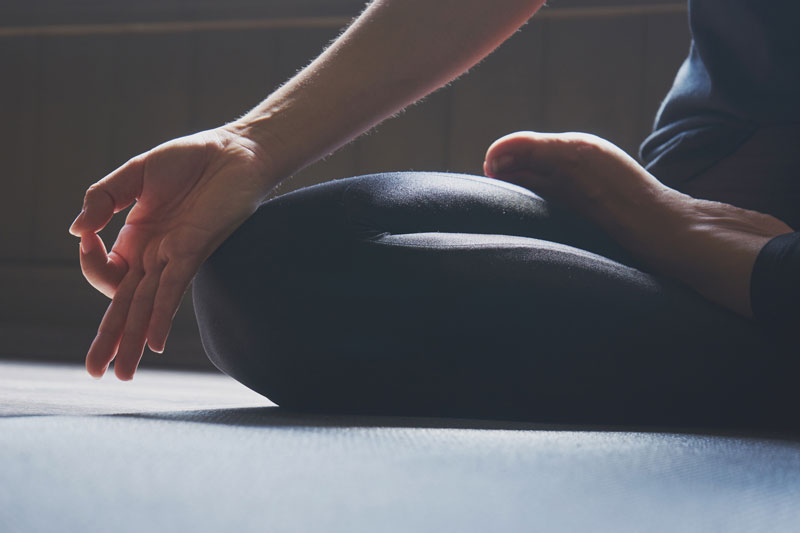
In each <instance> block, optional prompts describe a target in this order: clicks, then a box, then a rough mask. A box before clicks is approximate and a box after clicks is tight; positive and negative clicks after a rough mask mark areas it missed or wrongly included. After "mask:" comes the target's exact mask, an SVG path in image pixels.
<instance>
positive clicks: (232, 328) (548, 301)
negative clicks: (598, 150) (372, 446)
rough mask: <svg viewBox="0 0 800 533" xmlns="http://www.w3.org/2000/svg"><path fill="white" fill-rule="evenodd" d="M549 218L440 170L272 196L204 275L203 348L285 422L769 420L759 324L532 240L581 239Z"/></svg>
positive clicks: (200, 305) (513, 191)
mask: <svg viewBox="0 0 800 533" xmlns="http://www.w3.org/2000/svg"><path fill="white" fill-rule="evenodd" d="M546 213H547V211H546V206H545V205H544V204H543V203H542V202H541V200H539V199H538V197H536V196H534V195H532V194H530V193H528V192H527V191H525V190H524V189H520V188H517V187H514V186H511V185H507V184H503V183H501V182H497V181H494V180H487V179H484V178H474V177H468V176H460V175H448V174H434V173H400V174H386V175H373V176H362V177H358V178H350V179H346V180H339V181H334V182H328V183H325V184H322V185H319V186H315V187H310V188H307V189H302V190H300V191H296V192H293V193H289V194H287V195H284V196H280V197H278V198H275V199H273V200H270V201H269V202H266V203H265V204H264V205H263V206H262V207H261V208H260V209H259V211H258V212H257V213H256V214H255V215H254V216H253V217H252V218H251V219H249V220H248V221H247V222H246V223H245V224H244V225H243V226H242V227H241V228H240V229H239V230H237V231H236V232H235V233H234V234H233V235H232V236H231V237H230V238H229V239H228V241H226V243H224V244H223V245H222V246H221V247H220V248H219V250H218V251H217V252H216V253H215V254H214V255H213V256H212V257H211V258H209V260H208V261H207V262H206V264H205V265H204V266H203V267H202V269H201V270H200V272H199V274H198V276H197V278H196V280H195V285H194V298H195V308H196V312H197V317H198V323H199V325H200V331H201V335H202V338H203V343H204V346H205V348H206V351H207V353H208V355H209V357H210V358H211V360H212V361H213V362H214V363H215V364H216V365H217V366H218V367H219V368H220V369H221V370H223V371H224V372H226V373H228V374H229V375H231V376H232V377H234V378H235V379H237V380H239V381H241V382H242V383H244V384H245V385H247V386H249V387H250V388H252V389H254V390H256V391H258V392H260V393H262V394H264V395H265V396H267V397H269V398H270V399H272V400H273V401H275V402H276V403H278V404H279V405H282V406H285V407H290V408H297V409H305V410H315V411H337V412H360V413H380V414H403V415H423V416H461V417H491V418H514V419H526V420H537V421H551V422H596V423H634V422H638V423H660V424H666V423H671V424H689V423H726V422H727V423H747V424H756V423H768V422H770V421H771V420H770V416H771V415H770V413H771V410H772V409H773V408H774V407H775V406H776V405H779V404H780V403H781V402H782V401H785V399H786V395H787V394H789V393H788V392H787V390H786V389H785V388H782V387H778V386H775V383H776V379H777V378H780V377H781V376H783V375H786V374H785V372H786V369H784V368H781V367H780V365H781V364H785V361H782V360H779V359H778V358H777V357H775V356H773V354H772V351H771V350H769V349H768V348H767V347H765V346H764V345H763V344H762V343H763V342H764V339H763V337H762V336H761V335H760V333H759V330H758V329H757V328H756V327H755V326H754V325H753V324H751V323H750V322H749V321H747V320H744V319H741V318H739V317H737V316H735V315H734V314H733V313H729V312H727V311H724V310H722V309H720V308H718V307H717V306H715V305H713V304H711V303H708V302H706V301H705V300H703V299H702V298H700V297H699V296H697V295H696V294H695V293H693V292H691V291H689V290H688V289H684V288H683V287H682V286H679V285H677V284H673V283H671V282H669V281H665V280H661V279H658V278H655V277H653V276H650V275H647V274H644V273H642V272H640V271H639V270H636V269H634V268H631V267H628V266H625V265H623V264H621V263H618V262H615V261H612V260H610V259H607V258H604V257H602V256H600V255H596V254H593V253H591V252H587V251H583V250H580V249H577V248H575V247H572V246H568V245H564V244H556V243H554V242H550V240H542V239H541V238H535V237H536V236H545V237H546V238H548V239H555V238H556V237H558V238H559V239H560V240H569V239H570V238H575V239H577V240H580V239H581V238H584V237H583V236H582V235H578V234H571V233H569V232H567V233H563V229H562V228H560V227H559V226H558V225H557V224H554V223H553V221H552V219H551V218H550V217H548V216H546ZM559 232H562V234H559ZM578 233H579V232H578Z"/></svg>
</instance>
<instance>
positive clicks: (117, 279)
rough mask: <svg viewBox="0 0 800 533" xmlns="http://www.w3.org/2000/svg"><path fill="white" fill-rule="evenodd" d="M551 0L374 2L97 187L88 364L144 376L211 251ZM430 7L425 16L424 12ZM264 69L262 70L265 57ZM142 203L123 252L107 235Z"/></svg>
mask: <svg viewBox="0 0 800 533" xmlns="http://www.w3.org/2000/svg"><path fill="white" fill-rule="evenodd" d="M542 4H544V0H496V1H495V2H486V1H485V0H440V1H437V2H429V1H427V0H372V2H370V4H369V6H368V7H367V8H366V9H365V10H364V12H363V13H362V14H361V16H359V17H358V18H357V19H356V20H355V21H354V22H353V23H352V24H351V25H350V27H349V28H348V29H347V30H346V31H345V32H344V33H343V34H342V35H341V36H339V38H338V39H336V41H335V42H334V43H332V44H331V46H330V47H328V49H327V50H325V51H324V52H323V53H322V54H321V55H320V56H319V57H318V58H317V59H316V60H314V62H312V63H311V64H310V65H308V66H307V67H306V68H304V69H303V70H302V71H300V72H299V73H298V74H297V75H296V76H294V77H293V78H292V79H291V80H289V81H288V82H287V83H286V84H284V85H283V86H282V87H281V88H279V89H278V90H276V91H275V92H274V93H272V94H271V95H270V96H268V97H267V98H266V99H265V100H264V101H263V102H261V103H260V104H258V105H257V106H256V107H255V108H253V110H251V111H250V112H249V113H247V114H246V115H245V116H243V117H241V118H239V119H237V120H235V121H233V122H231V123H229V124H226V125H224V126H220V127H218V128H215V129H213V130H209V131H204V132H200V133H197V134H194V135H189V136H187V137H182V138H180V139H174V140H172V141H169V142H166V143H164V144H162V145H160V146H157V147H155V148H153V149H152V150H148V151H147V152H145V153H143V154H140V155H138V156H136V157H134V158H132V159H131V160H130V161H128V162H127V163H125V164H124V165H123V166H121V167H120V168H118V169H117V170H115V171H114V172H112V173H111V174H109V175H108V176H106V177H105V178H103V179H101V180H100V181H98V182H97V183H95V184H94V185H92V186H91V187H90V188H89V190H88V191H87V193H86V196H85V199H84V204H83V210H82V211H81V213H80V215H79V216H78V218H77V219H76V220H75V222H74V223H73V224H72V227H71V228H70V232H71V233H72V234H73V235H76V236H80V237H81V249H82V252H81V268H82V270H83V274H84V276H85V277H86V279H87V280H88V281H89V283H91V284H92V286H94V287H95V288H96V289H98V290H99V291H100V292H102V293H103V294H105V295H106V296H108V297H109V298H111V299H112V301H111V304H110V305H109V308H108V311H106V314H105V316H104V317H103V320H102V322H101V324H100V328H99V330H98V334H97V337H96V338H95V340H94V342H93V343H92V346H91V348H90V349H89V353H88V354H87V356H86V368H87V370H88V371H89V373H90V374H91V375H93V376H95V377H101V376H102V375H103V374H104V373H105V372H106V370H107V369H108V367H109V364H110V363H111V362H112V361H114V373H115V374H116V376H117V377H118V378H120V379H122V380H129V379H132V378H133V375H134V373H135V372H136V368H137V366H138V365H139V361H140V359H141V357H142V353H143V351H144V347H145V344H147V345H148V346H150V348H151V349H152V350H153V351H156V352H161V351H163V350H164V346H165V343H166V340H167V335H168V333H169V330H170V327H171V324H172V318H173V316H174V315H175V312H176V311H177V309H178V305H179V303H180V301H181V297H182V295H183V293H184V291H185V290H186V288H187V287H188V285H189V283H190V282H191V280H192V277H193V276H194V274H195V273H196V272H197V269H198V268H199V266H200V265H201V264H202V262H203V261H204V260H205V259H206V258H207V257H208V256H209V255H210V254H211V253H212V252H213V251H214V250H215V249H216V248H217V247H218V246H219V245H220V244H221V243H222V242H223V241H224V240H225V238H227V236H228V235H230V234H231V233H232V232H233V231H234V230H235V229H236V228H237V227H238V226H239V225H240V224H241V223H242V222H244V220H246V219H247V218H248V217H249V216H250V215H251V214H252V213H253V211H254V210H255V209H256V208H257V206H258V204H259V203H260V202H261V201H262V200H263V198H264V197H265V196H266V194H267V193H268V192H269V191H270V190H271V189H272V188H274V187H275V186H276V185H278V183H280V182H281V181H282V180H283V179H285V178H286V177H288V176H290V175H291V174H293V173H294V172H296V171H297V170H299V169H301V168H303V167H304V166H306V165H308V164H310V163H313V162H314V161H316V160H317V159H319V158H321V157H324V156H325V155H327V154H329V153H331V152H332V151H334V150H335V149H336V148H338V147H339V146H342V145H344V144H346V143H347V142H348V141H350V140H351V139H353V138H354V137H356V136H357V135H359V134H361V133H362V132H364V131H366V130H368V129H370V128H371V127H372V126H374V125H376V124H377V123H379V122H381V121H382V120H383V119H385V118H387V117H389V116H391V115H392V114H394V113H396V112H397V111H399V110H401V109H402V108H404V107H406V106H407V105H409V104H411V103H413V102H415V101H416V100H418V99H420V98H422V97H423V96H425V95H426V94H428V93H430V92H432V91H434V90H435V89H437V88H439V87H441V86H442V85H444V84H446V83H447V82H449V81H450V80H452V79H454V78H456V77H457V76H459V75H460V74H462V73H463V72H464V71H466V70H467V69H468V68H470V67H471V66H472V65H474V64H475V63H477V62H478V61H480V60H481V59H482V58H483V57H485V56H486V55H487V54H489V52H491V51H492V50H493V49H494V48H495V47H497V46H498V45H499V44H500V43H502V42H503V41H504V40H506V39H507V38H508V37H509V36H511V35H512V34H513V33H514V32H515V31H516V30H517V29H518V28H519V27H520V26H521V25H522V24H524V23H525V22H526V21H527V20H528V19H529V18H530V17H531V16H532V15H533V14H534V13H535V12H536V11H537V10H538V9H539V8H540V7H541V6H542ZM423 14H424V16H422V15H423ZM254 68H258V67H257V66H254ZM131 204H134V206H133V208H132V209H131V211H130V213H129V214H128V217H127V219H126V220H125V225H124V227H123V229H122V230H121V232H120V234H119V236H118V237H117V240H116V242H114V244H113V246H112V248H111V251H110V252H109V253H107V252H106V248H105V246H104V245H103V242H102V240H100V238H99V236H98V235H97V233H98V232H99V231H101V230H102V229H103V228H104V227H105V226H106V224H107V223H108V221H109V220H110V219H111V218H112V217H113V216H114V214H115V213H117V212H119V211H121V210H122V209H124V208H125V207H127V206H129V205H131Z"/></svg>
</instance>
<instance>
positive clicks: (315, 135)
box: [230, 0, 544, 176]
mask: <svg viewBox="0 0 800 533" xmlns="http://www.w3.org/2000/svg"><path fill="white" fill-rule="evenodd" d="M543 3H544V0H502V1H490V0H437V1H435V2H431V1H430V0H376V1H374V2H372V3H371V4H370V5H369V7H368V8H367V9H366V10H365V11H364V12H363V13H362V15H361V16H360V17H359V18H358V19H357V20H356V21H355V22H354V23H353V24H352V25H351V26H350V27H349V28H348V29H347V31H345V32H344V33H343V34H342V35H341V36H340V37H339V38H338V39H337V40H336V41H335V42H334V43H333V44H332V45H331V46H330V47H329V48H328V49H327V50H325V52H324V53H322V55H320V56H319V57H318V58H317V59H316V60H315V61H314V62H313V63H311V64H310V65H309V66H308V67H306V68H305V69H304V70H302V71H301V72H300V73H299V74H298V75H297V76H295V77H294V78H293V79H292V80H290V81H289V82H288V83H286V84H285V85H284V86H283V87H281V88H280V89H279V90H277V91H276V92H275V93H274V94H272V95H271V96H269V97H268V98H267V99H266V100H264V101H263V102H262V103H261V104H260V105H258V106H257V107H256V108H255V109H253V110H252V111H251V112H250V113H248V114H247V115H245V116H244V117H242V118H241V119H239V120H238V121H236V122H235V123H233V124H231V125H230V126H231V127H234V128H236V130H237V131H238V132H239V133H242V134H243V135H245V136H246V137H248V138H251V139H253V140H255V141H256V143H257V144H258V145H259V146H261V147H263V149H264V150H265V151H268V152H270V158H271V159H273V161H274V163H275V165H276V170H277V173H278V175H280V176H287V175H290V174H292V173H293V172H296V171H297V170H299V169H300V168H302V167H303V166H305V165H307V164H310V163H312V162H314V161H316V160H317V159H319V158H320V157H323V156H325V155H327V154H328V153H330V152H332V151H334V150H335V149H336V148H338V147H340V146H342V145H343V144H345V143H347V142H348V141H350V140H351V139H353V138H354V137H356V136H358V135H359V134H360V133H362V132H364V131H366V130H368V129H369V128H371V127H372V126H374V125H376V124H377V123H379V122H380V121H382V120H383V119H385V118H387V117H389V116H391V115H392V114H394V113H396V112H398V111H399V110H401V109H403V108H404V107H406V106H407V105H409V104H411V103H413V102H415V101H417V100H419V99H420V98H422V97H424V96H425V95H427V94H428V93H430V92H432V91H434V90H436V89H437V88H439V87H441V86H443V85H445V84H446V83H447V82H449V81H451V80H453V79H454V78H456V77H457V76H459V75H461V74H462V73H463V72H465V71H466V70H467V69H469V68H470V67H472V66H473V65H475V64H476V63H477V62H478V61H480V60H481V59H482V58H484V57H485V56H486V55H488V54H489V53H490V52H491V51H492V50H493V49H495V48H496V47H497V46H498V45H499V44H500V43H502V42H503V41H505V40H506V39H507V38H508V37H509V36H511V35H512V34H513V33H514V32H515V31H516V30H517V29H518V28H519V27H520V26H521V25H522V24H524V23H525V22H526V21H527V20H528V19H529V18H530V17H531V16H532V15H533V14H534V12H535V11H536V10H537V9H539V7H540V6H541V5H542V4H543ZM498 83H513V80H498ZM276 147H280V148H281V150H280V151H275V148H276Z"/></svg>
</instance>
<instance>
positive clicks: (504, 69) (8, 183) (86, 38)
mask: <svg viewBox="0 0 800 533" xmlns="http://www.w3.org/2000/svg"><path fill="white" fill-rule="evenodd" d="M552 3H553V5H552V6H549V7H546V8H544V9H543V10H542V11H541V12H540V13H539V14H538V15H536V16H535V17H534V18H533V19H532V21H531V23H529V24H528V25H527V26H526V27H524V28H523V29H522V30H521V31H520V32H518V33H517V34H516V35H515V36H514V37H513V38H511V39H510V40H509V41H508V42H506V43H505V44H504V45H503V46H502V47H501V48H500V49H499V50H498V51H496V52H495V53H494V54H493V55H492V56H490V57H489V58H488V59H487V60H486V61H484V62H483V63H482V64H481V65H479V66H478V67H476V68H474V69H473V70H472V71H471V72H470V73H469V74H467V75H465V76H464V77H462V78H461V79H459V80H458V81H456V82H454V83H453V84H452V85H451V86H449V87H448V88H446V89H443V90H440V91H439V92H437V93H435V94H434V95H432V96H430V97H429V98H428V99H427V100H425V101H424V102H423V103H422V104H419V105H416V106H414V107H412V108H411V109H409V110H408V111H407V112H406V113H404V114H402V115H401V116H400V117H398V118H395V119H393V120H391V121H389V122H387V123H385V124H384V125H382V126H380V127H379V128H378V129H377V130H376V131H374V132H372V133H371V134H369V135H367V136H364V137H362V138H360V139H359V140H357V141H355V142H354V143H352V144H350V145H349V146H347V147H345V148H344V149H342V150H341V151H339V152H338V153H336V154H335V155H333V156H331V157H330V158H328V159H327V160H325V161H322V162H319V163H317V164H315V165H312V166H311V167H309V168H307V169H305V170H304V171H302V172H300V173H299V174H298V175H297V176H295V177H293V178H291V179H290V180H288V181H287V182H285V184H284V185H283V186H282V187H281V191H280V192H283V191H288V190H290V189H293V188H297V187H301V186H304V185H308V184H311V183H317V182H320V181H326V180H328V179H331V178H338V177H345V176H350V175H356V174H363V173H369V172H378V171H388V170H410V169H416V170H450V171H457V172H469V173H478V174H479V173H481V163H482V161H483V154H484V152H485V149H486V147H487V146H488V145H489V143H491V141H493V140H494V139H495V138H497V137H499V136H501V135H503V134H505V133H508V132H511V131H515V130H520V129H534V130H539V131H568V130H578V131H588V132H592V133H595V134H598V135H601V136H603V137H606V138H608V139H610V140H612V141H614V142H615V143H617V144H619V145H620V146H621V147H623V148H624V149H626V150H627V151H628V152H629V153H631V154H635V152H636V149H637V146H638V144H639V142H640V141H641V140H642V139H643V138H644V137H645V136H646V135H647V133H648V132H649V130H650V127H651V124H652V120H653V116H654V114H655V111H656V109H657V107H658V104H659V102H660V100H661V99H662V98H663V96H664V95H665V94H666V92H667V90H668V89H669V86H670V84H671V81H672V77H673V76H674V73H675V70H676V69H677V67H678V66H679V64H680V62H681V61H682V59H683V57H684V56H685V55H686V53H687V51H688V45H689V31H688V23H687V18H686V17H687V15H686V6H685V3H683V2H677V1H675V0H663V1H661V2H658V1H647V0H638V1H634V0H571V1H570V0H562V1H556V2H552ZM363 5H364V2H362V1H350V0H258V1H256V0H227V1H224V2H223V1H222V0H216V1H211V0H205V1H197V0H169V1H157V0H146V1H142V0H139V1H136V2H131V1H124V2H123V1H121V0H104V1H94V2H68V3H67V2H63V1H59V0H46V1H45V0H37V1H24V2H23V1H18V0H13V1H8V0H7V1H5V2H3V3H2V6H0V73H2V74H1V76H2V83H0V118H2V128H0V162H2V170H3V174H2V183H3V188H2V192H0V228H1V229H0V357H5V358H20V359H31V358H37V359H53V360H61V361H74V362H79V361H82V359H83V356H84V354H85V351H86V349H87V347H88V345H89V343H90V341H91V339H92V337H93V335H94V332H95V328H96V327H97V325H98V324H99V321H100V318H101V317H102V314H103V312H104V310H105V307H106V304H107V301H106V299H105V298H104V297H103V296H101V295H100V294H99V293H96V292H95V291H94V290H93V289H91V288H90V287H89V285H88V284H87V283H86V282H85V281H83V279H82V276H81V274H80V269H79V266H78V257H77V252H78V241H77V239H75V238H74V237H71V236H70V235H69V234H68V233H67V228H68V226H69V224H70V223H71V221H72V219H73V218H74V217H75V216H76V215H77V213H78V211H79V210H80V206H81V203H82V198H83V193H84V191H85V189H86V187H87V186H88V185H90V184H91V183H93V182H94V181H96V180H98V179H99V178H101V177H102V176H103V175H105V174H106V173H108V172H110V171H111V170H113V169H114V168H116V167H117V166H118V165H119V164H121V163H123V162H124V161H125V160H127V159H128V158H129V157H131V156H133V155H135V154H137V153H139V152H142V151H144V150H147V149H148V148H150V147H152V146H154V145H156V144H158V143H161V142H163V141H165V140H168V139H170V138H173V137H176V136H180V135H184V134H187V133H191V132H194V131H197V130H200V129H205V128H210V127H213V126H216V125H219V124H221V123H224V122H226V121H228V120H231V119H233V118H235V117H236V116H238V115H240V114H242V113H244V112H245V111H247V110H248V109H249V108H250V107H252V106H253V105H255V104H256V103H257V102H258V101H259V100H260V99H262V98H263V97H264V96H266V95H267V94H268V93H269V92H270V91H271V90H272V89H274V88H275V87H276V86H278V85H279V84H280V83H281V82H283V81H285V80H286V79H287V78H288V77H289V76H291V75H292V74H293V73H294V72H295V71H296V70H298V69H299V68H300V67H301V66H303V65H304V64H306V63H307V62H308V61H309V60H310V59H312V58H313V57H314V56H315V55H316V54H317V53H318V52H319V51H320V50H321V49H322V47H323V46H324V45H325V43H327V42H329V41H330V40H331V39H332V38H334V37H335V36H336V35H337V34H338V33H339V31H340V28H341V27H342V26H343V25H344V24H346V22H347V21H348V20H349V19H350V18H351V17H353V16H355V15H357V14H358V12H359V11H360V9H361V8H362V7H363ZM120 222H121V220H117V221H115V222H114V223H112V225H111V226H110V227H109V228H108V229H107V230H106V231H105V232H104V233H103V237H104V239H105V240H106V243H107V244H108V245H110V244H111V243H112V242H113V238H114V236H115V234H116V230H117V229H118V228H119V226H120ZM310 334H313V332H311V333H310ZM144 364H146V365H151V364H168V365H173V366H194V367H207V366H208V365H209V364H208V363H207V362H206V359H205V356H204V355H203V352H202V348H201V346H200V342H199V339H198V337H197V331H196V325H195V323H194V317H193V314H192V309H191V302H190V301H189V299H188V298H187V299H186V301H185V302H184V305H183V306H182V308H181V311H180V312H179V314H178V317H177V318H176V325H175V328H174V331H173V333H172V336H171V338H170V340H169V342H168V344H167V351H166V352H165V355H164V356H161V357H159V356H154V355H152V354H150V353H148V354H146V355H145V363H144Z"/></svg>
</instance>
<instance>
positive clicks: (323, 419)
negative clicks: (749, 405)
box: [101, 407, 800, 442]
mask: <svg viewBox="0 0 800 533" xmlns="http://www.w3.org/2000/svg"><path fill="white" fill-rule="evenodd" d="M101 416H112V417H124V418H138V419H147V420H163V421H175V422H193V423H199V424H219V425H226V426H241V427H264V428H268V427H308V428H429V429H483V430H511V431H581V432H614V433H633V432H635V433H680V434H691V435H707V436H716V437H739V438H754V437H757V438H772V439H779V440H788V441H792V442H800V431H799V432H789V431H768V430H758V429H744V428H693V427H660V426H659V427H657V426H635V427H634V426H599V425H570V424H544V423H535V422H516V421H507V420H480V419H464V418H429V417H403V416H371V415H347V414H319V413H303V412H297V411H291V410H288V409H285V408H282V407H245V408H234V409H208V410H197V411H172V412H158V413H125V414H115V415H101Z"/></svg>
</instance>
